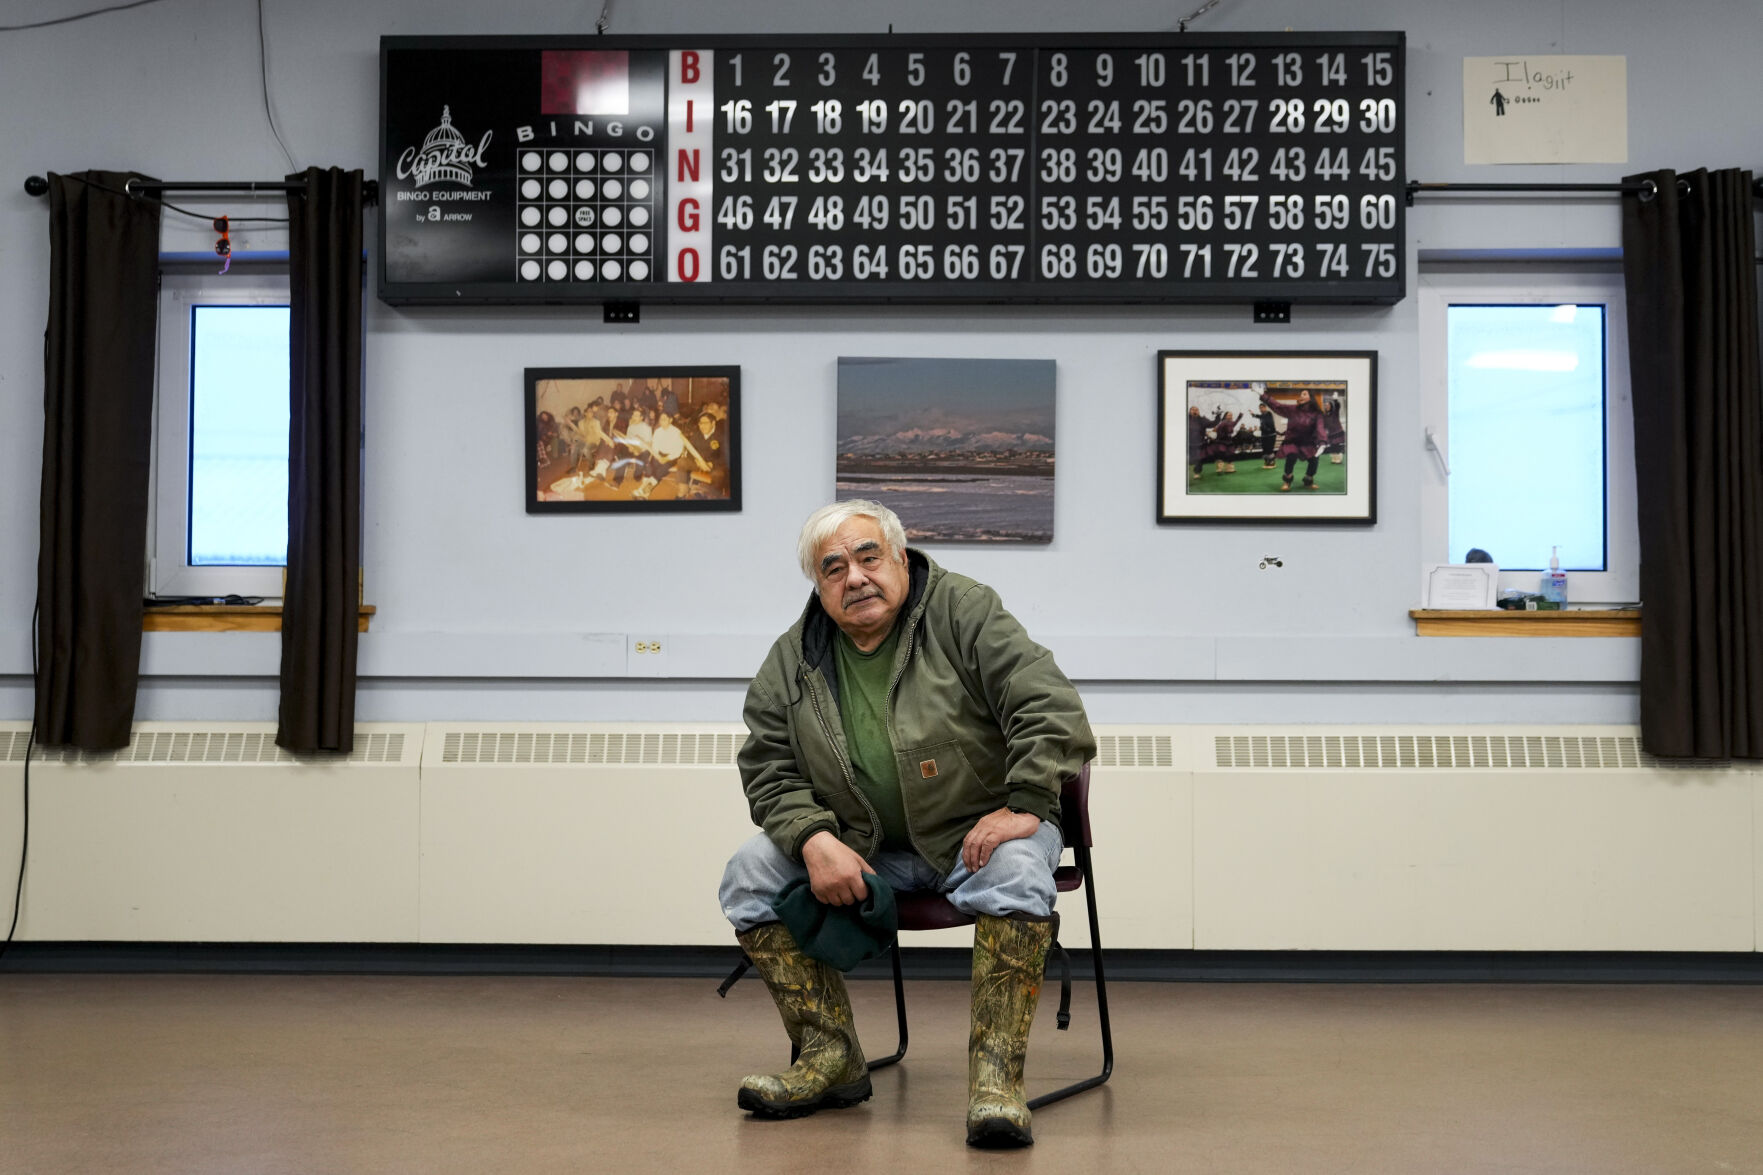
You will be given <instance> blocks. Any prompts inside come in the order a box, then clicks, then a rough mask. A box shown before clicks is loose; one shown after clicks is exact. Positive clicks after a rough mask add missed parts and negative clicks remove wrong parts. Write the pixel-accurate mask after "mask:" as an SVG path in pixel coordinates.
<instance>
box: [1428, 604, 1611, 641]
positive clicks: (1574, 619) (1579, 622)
mask: <svg viewBox="0 0 1763 1175" xmlns="http://www.w3.org/2000/svg"><path fill="white" fill-rule="evenodd" d="M1408 615H1410V616H1412V617H1413V618H1414V634H1415V635H1416V636H1639V635H1641V610H1640V609H1639V608H1568V609H1564V610H1562V611H1559V612H1507V611H1504V610H1502V609H1499V608H1488V609H1482V610H1478V611H1452V610H1448V609H1441V608H1415V609H1413V610H1411V611H1410V612H1409V613H1408Z"/></svg>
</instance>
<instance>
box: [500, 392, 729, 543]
mask: <svg viewBox="0 0 1763 1175" xmlns="http://www.w3.org/2000/svg"><path fill="white" fill-rule="evenodd" d="M525 404H526V429H525V436H526V453H525V457H524V458H523V460H522V462H521V465H522V467H523V468H524V470H525V474H526V512H527V513H528V514H685V513H700V512H707V513H715V512H733V511H739V510H740V508H741V369H740V368H739V367H732V366H731V367H703V366H688V365H674V364H628V365H624V366H616V367H529V368H527V369H526V398H525ZM670 404H672V405H674V406H676V407H677V409H678V412H677V414H675V413H666V410H667V408H668V407H669V405H670ZM571 409H575V410H576V415H573V416H572V415H571ZM638 409H641V410H642V412H643V423H644V424H646V425H647V435H646V436H645V433H644V431H643V430H642V429H635V430H634V431H633V429H634V428H635V426H634V425H633V423H632V421H631V415H630V414H631V413H632V412H633V411H636V410H638ZM651 411H652V414H651ZM663 413H666V414H667V415H668V416H669V417H670V420H671V423H672V426H673V427H674V428H675V429H677V430H678V431H679V433H680V437H679V438H675V440H676V441H677V442H680V444H679V448H678V452H677V455H676V456H673V457H672V458H671V459H666V460H663V459H664V458H667V457H668V454H669V453H670V452H672V451H673V450H674V445H673V444H670V443H666V442H665V441H664V442H663V443H662V445H661V446H659V447H657V445H656V443H655V439H654V438H655V433H656V431H658V430H659V429H662V428H665V427H667V426H666V425H663V424H661V422H660V417H661V415H662V414H663ZM546 417H549V419H548V420H547V419H546ZM590 417H592V418H593V420H594V422H595V423H593V424H588V423H586V422H587V421H588V419H589V418H590Z"/></svg>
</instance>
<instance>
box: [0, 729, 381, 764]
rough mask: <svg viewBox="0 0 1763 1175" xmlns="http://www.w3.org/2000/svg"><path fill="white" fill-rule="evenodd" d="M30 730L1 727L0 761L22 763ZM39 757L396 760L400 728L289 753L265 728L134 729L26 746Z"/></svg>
mask: <svg viewBox="0 0 1763 1175" xmlns="http://www.w3.org/2000/svg"><path fill="white" fill-rule="evenodd" d="M29 737H30V735H29V732H28V731H23V730H12V731H0V752H4V753H3V754H0V762H7V763H22V762H24V756H25V744H26V743H27V741H28V740H29ZM31 759H32V760H33V761H34V762H38V763H149V764H159V763H184V764H203V763H213V764H223V765H224V764H233V763H286V764H289V765H297V764H302V763H308V764H310V763H324V762H327V761H330V762H337V763H401V762H403V760H404V734H403V732H402V731H393V732H390V733H382V734H367V733H360V732H358V733H357V734H356V735H355V749H354V750H353V751H352V752H350V753H349V754H347V755H293V754H290V753H289V752H287V751H284V750H283V749H282V748H280V747H278V746H276V745H275V733H274V732H273V731H265V730H249V731H246V730H137V731H135V736H134V739H133V741H131V742H130V743H129V745H128V746H126V747H123V748H122V749H121V750H116V751H79V750H74V749H72V748H69V747H44V746H38V747H35V748H33V749H32V750H31Z"/></svg>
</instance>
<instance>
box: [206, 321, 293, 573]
mask: <svg viewBox="0 0 1763 1175" xmlns="http://www.w3.org/2000/svg"><path fill="white" fill-rule="evenodd" d="M192 313H193V314H194V316H195V318H194V324H193V326H192V329H191V335H192V338H193V340H194V341H193V342H192V344H191V354H190V565H191V566H192V567H197V566H216V565H248V564H283V563H286V562H287V560H288V308H287V307H286V306H198V307H196V308H195V309H194V310H193V311H192Z"/></svg>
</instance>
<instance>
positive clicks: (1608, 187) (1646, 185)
mask: <svg viewBox="0 0 1763 1175" xmlns="http://www.w3.org/2000/svg"><path fill="white" fill-rule="evenodd" d="M1677 188H1678V191H1679V192H1687V191H1689V181H1687V180H1682V179H1680V180H1678V181H1677ZM1428 192H1436V193H1438V194H1441V195H1450V194H1454V193H1458V192H1611V193H1616V192H1620V193H1622V194H1624V195H1627V194H1628V193H1631V192H1632V193H1636V194H1638V195H1639V196H1640V198H1641V199H1642V200H1651V199H1652V198H1653V197H1655V196H1657V195H1658V194H1659V185H1658V184H1656V183H1654V182H1653V181H1652V180H1636V181H1634V182H1633V183H1620V184H1423V183H1421V182H1420V181H1419V180H1409V181H1408V190H1407V201H1408V205H1409V207H1413V205H1414V197H1416V196H1419V195H1424V194H1425V193H1428ZM1751 194H1752V195H1753V196H1755V197H1757V198H1758V199H1763V179H1755V180H1752V181H1751Z"/></svg>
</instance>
